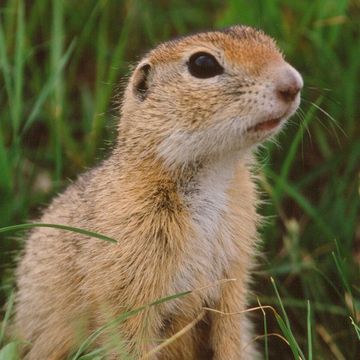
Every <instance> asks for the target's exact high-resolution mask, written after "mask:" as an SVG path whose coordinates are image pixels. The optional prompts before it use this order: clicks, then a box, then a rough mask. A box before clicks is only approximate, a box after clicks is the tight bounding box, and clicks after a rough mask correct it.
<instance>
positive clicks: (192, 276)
mask: <svg viewBox="0 0 360 360" xmlns="http://www.w3.org/2000/svg"><path fill="white" fill-rule="evenodd" d="M302 85H303V82H302V78H301V76H300V75H299V73H298V72H297V71H296V70H295V69H294V68H293V67H292V66H290V65H289V64H288V63H287V62H286V61H285V60H284V58H283V56H282V54H281V53H280V51H279V50H278V48H277V46H276V44H275V42H274V41H273V40H272V39H271V38H270V37H268V36H267V35H265V34H264V33H263V32H261V31H258V30H255V29H253V28H250V27H245V26H234V27H230V28H228V29H225V30H220V31H213V32H204V33H198V34H195V35H190V36H187V37H182V38H178V39H176V40H173V41H169V42H166V43H163V44H160V45H159V46H158V47H156V48H155V49H154V50H152V51H150V52H149V53H148V54H147V55H146V56H145V57H144V58H143V59H142V60H141V61H140V62H139V64H138V65H137V66H136V68H135V70H134V72H133V74H132V76H131V78H130V80H129V83H128V86H127V88H126V91H125V95H124V99H123V102H122V107H121V118H120V121H119V127H118V130H119V136H118V139H117V143H116V145H115V147H114V149H113V151H112V153H111V155H110V156H109V158H108V159H107V160H105V161H104V162H103V163H102V164H100V165H99V166H98V167H96V168H94V169H93V170H90V171H88V172H87V173H85V174H83V175H81V176H80V177H79V178H78V180H77V181H76V182H74V183H73V184H72V185H70V186H69V187H68V188H67V190H66V191H65V192H63V193H62V194H61V195H59V196H58V197H57V198H55V199H54V201H53V202H52V203H51V205H50V206H49V207H48V209H47V210H46V211H45V212H44V215H43V216H42V218H41V222H44V223H55V224H65V225H70V226H76V227H80V228H84V229H88V230H91V231H96V232H99V233H102V234H105V235H107V236H109V237H112V238H114V239H116V240H117V244H111V243H107V242H104V241H101V240H98V239H95V238H91V237H86V236H83V235H80V234H76V233H72V232H64V231H61V230H57V229H52V228H51V229H50V228H37V229H35V230H34V231H32V232H31V234H30V237H29V239H28V240H27V243H26V246H25V251H24V256H23V257H22V260H21V261H20V264H19V267H18V270H17V284H18V292H17V298H16V316H15V328H16V329H17V333H18V334H19V336H21V338H23V339H26V340H27V341H28V342H29V344H30V345H29V346H28V349H27V352H26V354H25V355H24V356H25V358H26V359H29V360H39V359H53V360H54V359H65V358H66V357H67V356H68V355H69V354H70V353H71V352H72V351H74V350H76V349H77V348H78V347H79V344H80V343H81V341H82V340H83V339H84V336H88V335H89V334H91V333H92V332H93V331H94V330H95V329H97V328H98V327H100V326H101V325H103V324H105V323H107V322H108V321H109V320H110V319H112V318H113V317H116V316H118V315H119V314H122V313H123V312H124V311H126V310H129V309H135V308H138V307H140V306H142V305H144V304H149V303H151V302H153V301H154V300H157V299H160V298H163V297H166V296H168V295H172V294H176V293H179V292H184V291H186V290H192V289H198V290H197V291H195V292H194V293H192V294H190V295H188V296H184V297H181V298H179V299H175V300H172V301H168V302H165V303H162V304H160V305H156V306H151V307H148V308H146V309H145V310H144V311H142V312H140V313H139V314H137V315H136V316H133V317H131V318H129V319H127V320H126V321H124V322H121V323H119V324H117V325H116V326H115V329H114V328H113V329H112V330H111V334H110V332H109V333H105V335H103V336H102V337H99V339H98V344H97V345H100V346H105V344H106V346H109V347H110V350H109V351H110V354H111V355H108V357H107V358H114V359H122V358H125V355H123V354H125V353H128V354H130V355H131V358H135V359H138V358H142V357H143V356H145V354H147V353H148V352H150V351H153V355H151V356H149V357H148V358H150V359H169V360H170V359H172V360H176V359H186V360H190V359H214V360H220V359H221V360H232V359H255V358H257V355H256V354H257V353H256V350H255V348H254V344H253V341H252V340H253V339H252V338H253V335H252V331H251V324H250V323H249V321H248V319H247V318H246V315H233V316H229V315H222V314H220V313H216V312H211V311H208V310H205V311H204V310H203V308H204V307H207V308H212V309H215V310H220V311H221V312H227V313H229V312H241V311H243V310H244V309H246V298H247V295H248V281H249V275H250V274H251V269H252V267H253V263H254V254H255V251H256V243H257V233H256V225H257V223H258V221H259V216H258V215H257V213H256V199H257V196H256V190H255V187H254V182H253V179H252V175H251V171H250V167H251V163H252V155H251V153H252V152H253V150H254V148H256V146H257V145H258V144H259V143H261V142H262V141H264V140H266V139H268V138H269V137H270V136H273V135H274V134H275V133H277V132H278V131H279V129H281V127H282V125H283V124H284V123H285V121H286V120H287V119H288V118H289V117H290V116H291V115H292V114H293V113H294V112H295V111H296V109H297V107H298V105H299V102H300V90H301V88H302ZM222 279H236V280H234V281H229V282H223V283H221V280H222ZM202 312H204V315H203V317H202V319H201V320H200V321H199V322H198V323H197V324H196V325H195V326H193V327H192V328H191V329H190V330H189V331H187V332H186V333H184V334H183V335H182V336H181V337H179V338H178V339H177V340H176V341H174V342H172V343H171V344H170V345H169V346H166V347H164V348H163V349H161V350H160V351H158V352H154V348H156V347H157V346H158V345H159V344H161V342H162V340H164V339H167V338H169V337H171V336H172V335H174V334H175V333H177V332H178V331H180V330H181V329H183V328H184V327H185V326H186V325H187V324H189V323H191V322H192V321H193V320H194V319H196V318H197V317H198V316H199V314H202ZM80 329H81V331H80ZM80 334H81V335H80ZM114 337H115V338H116V339H118V340H117V341H114ZM109 344H110V345H109Z"/></svg>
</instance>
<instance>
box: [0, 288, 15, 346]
mask: <svg viewBox="0 0 360 360" xmlns="http://www.w3.org/2000/svg"><path fill="white" fill-rule="evenodd" d="M14 299H15V296H14V292H12V293H11V294H10V296H9V299H8V302H7V307H6V312H5V315H4V318H3V320H2V323H1V328H0V345H2V344H3V343H4V340H5V330H6V326H7V325H8V322H9V319H10V315H11V313H12V310H13V307H14Z"/></svg>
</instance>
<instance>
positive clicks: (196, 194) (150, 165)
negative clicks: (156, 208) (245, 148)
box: [113, 144, 246, 207]
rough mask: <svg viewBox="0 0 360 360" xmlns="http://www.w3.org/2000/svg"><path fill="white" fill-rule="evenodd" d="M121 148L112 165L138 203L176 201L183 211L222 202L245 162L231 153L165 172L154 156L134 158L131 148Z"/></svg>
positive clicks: (118, 149)
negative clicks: (198, 205) (152, 200)
mask: <svg viewBox="0 0 360 360" xmlns="http://www.w3.org/2000/svg"><path fill="white" fill-rule="evenodd" d="M119 145H122V146H124V145H125V144H119ZM122 146H120V147H118V148H117V149H116V151H115V153H114V154H113V157H114V156H115V157H116V164H120V166H119V167H118V169H119V171H121V178H122V181H123V182H125V186H126V188H128V189H129V190H130V188H131V190H133V191H134V194H139V196H141V198H142V199H144V198H153V199H154V201H155V202H156V201H162V200H161V197H164V198H166V202H172V201H174V202H178V201H180V202H182V203H183V205H186V206H187V207H188V206H189V205H191V204H193V203H194V202H196V201H208V202H209V203H216V202H218V203H220V202H222V201H223V198H224V196H225V195H224V194H225V192H226V190H227V189H228V188H229V186H230V182H231V179H232V178H233V176H234V172H235V169H236V166H237V164H238V163H239V162H242V161H243V162H246V156H245V155H239V154H238V153H236V154H235V153H234V154H229V155H227V156H222V157H219V158H216V159H202V160H199V161H195V162H192V163H190V164H186V165H182V166H178V167H175V168H169V167H167V166H166V165H165V163H164V161H163V160H162V159H161V158H158V157H156V156H155V154H151V153H149V152H148V153H147V156H141V154H138V156H137V157H135V156H134V153H133V154H130V153H131V150H132V149H131V148H130V149H129V148H127V146H125V147H124V148H122ZM140 194H141V195H140ZM159 194H161V196H160V195H159ZM157 195H159V197H158V199H157V200H155V199H156V196H157ZM169 205H170V204H169Z"/></svg>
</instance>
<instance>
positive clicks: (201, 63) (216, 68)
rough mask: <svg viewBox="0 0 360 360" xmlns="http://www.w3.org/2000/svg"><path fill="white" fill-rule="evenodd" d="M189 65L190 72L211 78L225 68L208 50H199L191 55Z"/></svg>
mask: <svg viewBox="0 0 360 360" xmlns="http://www.w3.org/2000/svg"><path fill="white" fill-rule="evenodd" d="M187 66H188V69H189V72H190V74H191V75H192V76H195V77H197V78H200V79H207V78H211V77H213V76H216V75H220V74H222V73H223V72H224V68H223V67H222V66H221V65H220V64H219V63H218V62H217V60H216V59H215V57H214V56H212V55H211V54H208V53H206V52H197V53H195V54H193V55H191V56H190V59H189V61H188V63H187Z"/></svg>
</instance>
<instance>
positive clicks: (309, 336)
mask: <svg viewBox="0 0 360 360" xmlns="http://www.w3.org/2000/svg"><path fill="white" fill-rule="evenodd" d="M311 318H312V317H311V305H310V301H309V300H308V301H307V317H306V325H307V344H308V360H312V359H313V350H312V331H311V328H312V321H311Z"/></svg>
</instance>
